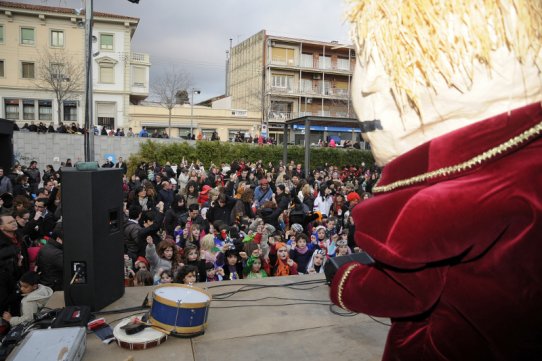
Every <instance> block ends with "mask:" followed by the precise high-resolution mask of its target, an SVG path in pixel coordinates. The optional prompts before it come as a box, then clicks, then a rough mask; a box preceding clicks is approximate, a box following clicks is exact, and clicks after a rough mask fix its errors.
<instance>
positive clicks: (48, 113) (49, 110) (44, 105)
mask: <svg viewBox="0 0 542 361" xmlns="http://www.w3.org/2000/svg"><path fill="white" fill-rule="evenodd" d="M52 104H53V103H52V102H51V101H50V100H40V101H38V105H39V120H53V105H52Z"/></svg>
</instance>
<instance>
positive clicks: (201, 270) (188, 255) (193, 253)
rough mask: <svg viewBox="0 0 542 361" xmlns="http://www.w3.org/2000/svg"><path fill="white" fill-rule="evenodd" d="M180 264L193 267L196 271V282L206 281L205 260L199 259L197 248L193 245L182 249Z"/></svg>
mask: <svg viewBox="0 0 542 361" xmlns="http://www.w3.org/2000/svg"><path fill="white" fill-rule="evenodd" d="M182 263H183V264H184V265H185V266H188V265H190V266H194V267H196V269H197V270H198V282H205V281H206V279H207V276H206V273H207V272H206V271H205V260H203V259H201V257H200V253H199V250H198V247H197V246H196V245H195V244H191V243H189V244H187V245H186V247H185V248H184V255H183V259H182Z"/></svg>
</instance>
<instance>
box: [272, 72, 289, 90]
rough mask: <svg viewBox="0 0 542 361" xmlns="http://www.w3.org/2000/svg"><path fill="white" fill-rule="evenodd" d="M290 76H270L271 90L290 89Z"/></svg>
mask: <svg viewBox="0 0 542 361" xmlns="http://www.w3.org/2000/svg"><path fill="white" fill-rule="evenodd" d="M292 79H293V77H292V76H288V75H272V77H271V86H272V87H273V88H284V89H292Z"/></svg>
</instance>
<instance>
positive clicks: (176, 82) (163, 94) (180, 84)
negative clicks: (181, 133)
mask: <svg viewBox="0 0 542 361" xmlns="http://www.w3.org/2000/svg"><path fill="white" fill-rule="evenodd" d="M190 84H191V81H190V76H189V75H188V74H186V73H184V72H183V71H178V70H176V69H175V68H170V69H169V70H167V71H165V72H164V73H162V75H161V76H159V77H157V78H156V79H155V80H154V82H153V84H152V85H151V91H152V92H153V93H154V95H155V97H156V98H157V99H158V102H159V103H160V105H161V106H162V107H164V108H166V109H167V110H168V112H169V119H168V128H169V130H168V134H169V137H170V138H171V111H172V110H173V108H175V105H176V104H178V98H179V94H181V93H182V92H183V91H185V92H186V91H187V89H188V88H189V87H190Z"/></svg>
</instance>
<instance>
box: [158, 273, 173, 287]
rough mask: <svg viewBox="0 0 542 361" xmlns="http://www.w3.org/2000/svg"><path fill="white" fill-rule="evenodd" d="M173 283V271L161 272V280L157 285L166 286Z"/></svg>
mask: <svg viewBox="0 0 542 361" xmlns="http://www.w3.org/2000/svg"><path fill="white" fill-rule="evenodd" d="M171 282H173V273H172V272H171V270H169V269H168V270H163V271H162V272H160V279H159V280H158V283H157V284H160V285H161V284H164V283H171Z"/></svg>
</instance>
